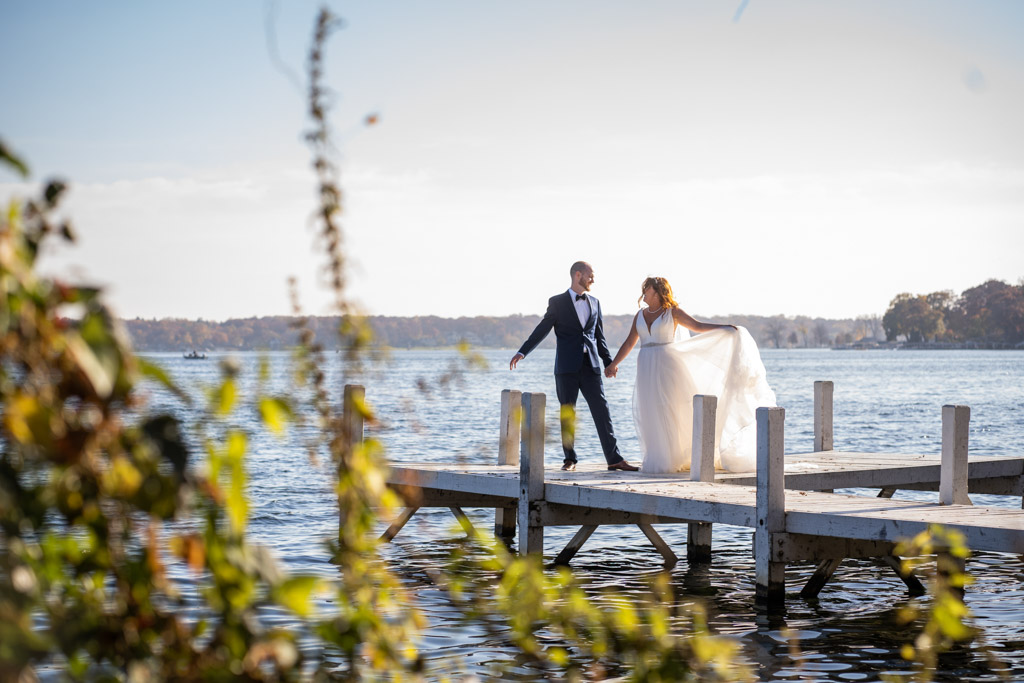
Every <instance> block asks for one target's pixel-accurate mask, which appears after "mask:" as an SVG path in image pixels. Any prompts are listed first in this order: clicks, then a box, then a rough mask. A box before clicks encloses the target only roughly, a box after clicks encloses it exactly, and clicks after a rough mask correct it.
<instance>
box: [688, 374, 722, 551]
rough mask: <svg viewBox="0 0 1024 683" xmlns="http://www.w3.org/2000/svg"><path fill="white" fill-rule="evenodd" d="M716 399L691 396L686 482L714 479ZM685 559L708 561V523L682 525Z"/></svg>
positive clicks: (710, 480)
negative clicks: (683, 529)
mask: <svg viewBox="0 0 1024 683" xmlns="http://www.w3.org/2000/svg"><path fill="white" fill-rule="evenodd" d="M717 410H718V397H717V396H704V395H703V394H697V395H696V396H694V397H693V441H692V443H691V448H690V481H705V482H713V481H714V480H715V418H716V414H717ZM686 529H687V531H686V559H687V561H688V562H690V563H691V564H692V563H698V562H699V563H705V564H707V563H708V562H711V523H710V522H690V523H689V524H687V526H686Z"/></svg>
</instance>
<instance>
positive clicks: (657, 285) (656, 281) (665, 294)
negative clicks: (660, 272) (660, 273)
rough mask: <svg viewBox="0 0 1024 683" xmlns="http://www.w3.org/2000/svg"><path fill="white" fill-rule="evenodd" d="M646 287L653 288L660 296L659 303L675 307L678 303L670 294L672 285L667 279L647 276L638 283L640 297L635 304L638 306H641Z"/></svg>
mask: <svg viewBox="0 0 1024 683" xmlns="http://www.w3.org/2000/svg"><path fill="white" fill-rule="evenodd" d="M648 287H651V288H653V289H654V292H655V293H656V294H657V295H658V296H659V297H661V305H662V306H664V307H665V308H675V307H676V306H678V305H679V302H678V301H676V298H675V297H674V296H672V285H670V284H669V283H668V280H666V279H665V278H663V277H649V278H647V279H646V280H644V283H643V284H642V285H640V298H639V299H638V300H637V304H639V305H640V306H643V303H644V292H646V291H647V288H648Z"/></svg>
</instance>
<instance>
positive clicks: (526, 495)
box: [519, 393, 545, 554]
mask: <svg viewBox="0 0 1024 683" xmlns="http://www.w3.org/2000/svg"><path fill="white" fill-rule="evenodd" d="M522 405H523V411H522V412H523V420H522V436H521V439H520V449H521V450H520V454H519V552H520V553H523V554H526V553H543V552H544V526H543V525H542V523H541V510H540V507H541V503H542V502H543V500H544V408H545V396H544V394H540V393H524V394H523V395H522Z"/></svg>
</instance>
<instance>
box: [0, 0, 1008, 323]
mask: <svg viewBox="0 0 1024 683" xmlns="http://www.w3.org/2000/svg"><path fill="white" fill-rule="evenodd" d="M327 6H329V7H330V8H331V9H332V10H333V11H334V13H335V14H337V15H338V16H340V17H341V18H342V19H343V20H344V22H345V24H344V27H343V28H342V29H341V30H339V31H338V32H337V33H335V34H334V35H333V36H332V38H331V39H330V41H329V43H328V45H327V48H326V61H325V69H326V73H325V81H326V83H327V85H328V86H329V87H330V88H331V90H332V97H331V101H332V109H331V111H330V123H331V127H332V131H333V134H334V143H335V147H336V150H337V157H336V159H337V161H338V163H339V165H340V169H341V185H342V188H343V190H344V200H343V201H344V213H343V215H342V225H343V229H344V232H345V248H346V251H347V254H348V256H349V258H350V260H351V270H350V279H349V294H350V295H351V297H352V298H353V299H354V300H355V301H356V302H357V303H358V304H359V305H360V306H361V307H362V309H363V310H365V311H366V312H368V313H371V314H377V315H439V316H444V317H460V316H477V315H493V316H501V315H510V314H539V313H542V312H543V310H544V307H545V304H546V301H547V298H548V297H550V296H551V295H553V294H556V293H557V292H559V291H563V290H564V288H566V287H567V286H568V285H569V273H568V269H569V266H570V264H572V263H573V262H574V261H576V260H586V261H589V262H590V263H591V264H592V265H593V267H594V270H595V275H596V282H595V285H594V288H593V292H594V294H595V295H596V296H598V297H599V298H600V299H601V302H602V307H603V309H604V312H605V313H606V314H620V313H631V312H633V311H635V310H636V308H637V298H638V296H639V294H640V292H639V287H640V283H641V282H642V281H643V279H644V278H645V277H647V276H649V275H660V276H663V277H667V278H668V279H669V281H670V282H671V283H672V285H673V287H674V289H675V291H676V295H677V298H678V299H679V300H680V303H681V305H682V306H683V308H684V309H686V310H687V311H688V312H690V313H692V314H695V315H697V314H700V315H706V316H727V315H728V314H730V313H733V314H750V315H778V314H782V315H789V316H793V315H809V316H815V317H818V316H821V317H830V318H843V317H855V316H858V315H869V314H876V315H880V314H882V313H884V311H885V309H886V307H887V306H888V303H889V301H890V300H891V299H892V298H893V297H894V296H895V295H896V294H898V293H900V292H912V293H928V292H932V291H938V290H954V291H955V292H957V293H959V292H961V291H963V290H964V289H967V288H969V287H972V286H974V285H977V284H980V283H982V282H984V281H985V280H988V279H992V278H996V279H1001V280H1005V281H1007V282H1011V283H1016V282H1018V281H1019V280H1020V278H1022V277H1024V128H1022V123H1021V122H1022V121H1024V41H1021V40H1020V36H1021V35H1022V34H1024V3H1019V2H1014V1H1013V0H1004V1H994V0H972V1H968V0H960V1H951V0H908V1H904V2H898V3H893V2H888V1H882V0H856V1H853V0H848V1H846V2H843V1H836V2H828V3H822V2H817V1H810V0H808V1H797V0H793V1H791V0H772V1H771V2H767V1H766V0H735V1H734V2H729V1H726V0H715V1H710V0H707V1H701V0H694V1H692V2H676V1H664V2H661V1H653V0H652V1H648V0H638V1H637V2H628V3H627V2H619V1H616V2H611V1H607V0H564V1H560V2H554V3H552V2H543V1H540V0H525V1H521V2H515V3H492V2H475V1H472V0H436V1H434V2H429V3H427V2H416V1H415V0H392V1H389V2H380V1H379V0H378V1H371V0H352V1H351V2H333V3H328V5H327ZM318 7H319V5H318V4H317V3H313V2H306V1H305V0H289V1H288V2H284V1H281V2H276V3H275V2H257V1H256V0H219V1H218V2H199V1H197V0H184V1H181V2H174V3H137V2H129V1H127V0H111V1H108V2H103V3H82V2H78V1H76V0H33V1H32V2H28V1H27V0H26V1H22V0H0V138H2V139H3V140H4V141H5V142H6V144H7V145H8V146H9V147H11V148H12V149H13V150H15V151H16V152H17V153H18V154H19V155H20V156H21V157H22V158H23V159H24V160H25V161H27V162H28V164H29V166H30V167H31V169H32V173H31V176H30V178H29V179H28V180H27V181H26V180H23V179H20V178H18V177H17V176H15V175H14V174H13V173H11V172H9V171H6V170H0V200H2V201H3V202H4V203H5V204H6V202H7V201H9V200H10V199H11V198H16V197H22V198H24V197H26V196H30V195H31V194H32V193H34V192H36V191H37V190H38V187H39V184H40V183H41V182H43V181H44V180H46V179H48V178H51V177H54V176H59V177H62V178H65V179H67V180H69V181H70V183H71V191H70V194H69V196H68V201H67V203H66V206H65V207H64V211H65V214H66V215H68V216H70V217H71V218H72V221H73V223H74V225H75V226H76V229H77V232H78V235H79V241H78V243H77V244H76V245H75V246H73V247H66V246H56V245H55V246H54V248H52V249H51V250H49V251H48V252H47V253H46V254H45V256H44V258H43V260H42V268H43V269H44V270H45V271H46V272H48V273H52V274H55V275H59V276H60V277H63V278H65V279H71V280H78V281H83V282H88V283H95V284H101V285H103V286H105V287H106V288H107V291H108V293H109V297H110V300H111V301H112V302H113V303H114V307H115V310H116V312H117V313H118V314H119V315H121V316H122V317H126V318H134V317H143V318H163V317H181V318H191V319H194V318H203V319H207V320H224V319H227V318H238V317H249V316H264V315H284V314H289V313H290V312H291V310H292V308H291V304H290V301H289V296H288V287H287V280H288V278H289V277H290V276H294V277H295V278H297V280H298V282H299V291H300V298H301V302H302V306H303V310H304V311H305V312H307V313H312V314H324V313H329V312H330V308H329V295H328V293H327V291H326V289H325V288H324V287H323V286H322V281H323V276H322V268H323V264H324V263H325V260H324V257H323V255H322V250H320V249H319V247H318V245H317V244H316V240H315V236H314V232H313V230H314V228H313V221H312V219H311V215H312V213H313V211H314V208H315V205H316V204H315V202H316V193H315V184H314V177H313V175H312V173H311V171H310V153H309V149H308V147H307V146H306V144H305V142H304V139H303V133H304V132H305V131H306V130H308V128H309V126H310V124H309V121H308V119H307V117H306V112H305V107H306V103H305V95H304V89H305V80H306V77H305V74H304V70H305V64H306V54H307V52H308V48H309V43H310V37H311V35H312V30H313V25H314V21H315V18H316V14H317V10H318ZM370 114H374V115H376V116H377V119H378V123H377V124H376V125H373V126H367V125H365V120H366V117H367V116H368V115H370Z"/></svg>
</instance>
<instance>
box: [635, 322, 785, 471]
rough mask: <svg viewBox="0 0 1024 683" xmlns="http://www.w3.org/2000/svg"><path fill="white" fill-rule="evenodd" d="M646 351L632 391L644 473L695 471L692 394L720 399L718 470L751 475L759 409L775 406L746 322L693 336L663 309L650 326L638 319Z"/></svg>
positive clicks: (716, 456) (638, 365) (642, 353)
mask: <svg viewBox="0 0 1024 683" xmlns="http://www.w3.org/2000/svg"><path fill="white" fill-rule="evenodd" d="M636 328H637V334H639V335H640V356H639V358H638V359H637V364H636V387H635V388H634V390H633V421H634V423H635V424H636V434H637V437H638V438H639V440H640V452H641V453H642V454H643V463H642V464H641V467H640V469H641V471H643V472H648V473H663V472H683V471H687V470H689V469H690V450H691V435H692V430H693V396H694V395H695V394H705V395H714V396H717V397H718V410H717V419H716V421H715V422H716V425H715V429H716V438H715V445H716V448H715V467H716V468H718V469H725V470H728V471H730V472H751V471H753V470H754V469H755V467H756V456H757V425H756V416H755V411H756V410H757V408H759V407H762V406H774V405H775V392H773V391H772V389H771V387H769V386H768V380H767V378H766V377H765V369H764V363H762V362H761V355H760V353H758V351H757V343H756V342H755V341H754V338H753V337H751V336H750V333H749V332H747V330H746V329H745V328H743V327H740V328H739V329H736V330H734V329H732V328H731V327H726V328H720V329H717V330H712V331H710V332H703V333H701V334H698V335H696V336H693V337H691V336H689V330H687V329H686V328H685V327H682V326H676V325H675V324H674V323H673V320H672V315H671V313H670V312H669V311H665V312H664V313H662V314H661V315H660V316H658V318H656V319H655V320H654V322H653V323H651V328H650V330H648V329H647V323H646V322H645V321H644V316H643V313H641V314H640V315H638V316H637V317H636Z"/></svg>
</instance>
